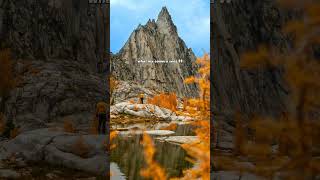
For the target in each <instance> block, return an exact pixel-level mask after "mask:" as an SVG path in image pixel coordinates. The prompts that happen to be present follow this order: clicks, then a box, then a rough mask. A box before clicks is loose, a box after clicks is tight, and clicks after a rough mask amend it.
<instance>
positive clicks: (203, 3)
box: [110, 0, 210, 56]
mask: <svg viewBox="0 0 320 180" xmlns="http://www.w3.org/2000/svg"><path fill="white" fill-rule="evenodd" d="M110 4H111V19H110V25H111V27H110V33H111V34H110V36H111V37H110V38H111V52H113V53H117V52H118V51H119V50H120V49H121V47H122V46H123V45H124V44H125V42H126V41H127V40H128V38H129V36H130V34H131V33H132V31H133V30H134V29H136V28H137V26H138V25H139V24H142V25H144V24H146V23H147V21H148V19H155V20H156V19H157V17H158V14H159V12H160V10H161V8H162V7H163V6H166V7H167V8H168V10H169V13H170V14H171V17H172V19H173V22H174V23H175V25H176V26H177V29H178V34H179V36H180V37H181V38H182V39H183V40H184V41H185V43H186V44H187V46H188V47H189V48H192V50H193V51H194V53H195V54H196V56H202V55H203V52H204V51H205V52H208V53H209V51H210V0H110Z"/></svg>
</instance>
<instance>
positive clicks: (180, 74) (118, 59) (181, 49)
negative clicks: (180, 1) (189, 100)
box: [111, 7, 198, 97]
mask: <svg viewBox="0 0 320 180" xmlns="http://www.w3.org/2000/svg"><path fill="white" fill-rule="evenodd" d="M195 60H196V56H195V55H194V53H193V52H192V50H191V49H190V48H188V47H187V46H186V44H185V43H184V41H183V40H182V39H181V38H180V37H179V35H178V32H177V27H176V26H175V25H174V23H173V21H172V18H171V16H170V14H169V12H168V10H167V8H165V7H163V8H162V10H161V12H160V13H159V16H158V19H157V20H156V21H155V20H149V21H148V22H147V23H146V25H139V26H138V27H137V29H135V30H134V31H133V32H132V34H131V35H130V37H129V39H128V41H127V42H126V43H125V45H124V46H123V47H122V49H121V50H120V51H119V53H117V54H116V55H114V56H113V59H112V67H111V70H112V72H113V75H114V76H115V77H116V78H117V79H119V80H124V81H134V82H137V83H139V84H141V85H143V86H144V87H147V88H151V87H153V88H157V90H159V91H162V92H163V91H164V92H175V93H176V94H177V95H178V96H185V97H192V96H197V94H198V88H197V86H196V85H185V84H184V79H185V78H186V77H189V76H193V75H195V74H196V71H197V67H196V65H195ZM141 61H144V62H141ZM147 61H149V62H147ZM160 61H180V63H179V62H171V63H161V62H160ZM156 62H158V63H156Z"/></svg>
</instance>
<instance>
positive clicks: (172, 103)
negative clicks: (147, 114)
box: [147, 93, 177, 111]
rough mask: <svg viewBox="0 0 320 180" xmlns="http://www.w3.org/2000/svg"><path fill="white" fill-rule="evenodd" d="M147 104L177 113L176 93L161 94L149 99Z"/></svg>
mask: <svg viewBox="0 0 320 180" xmlns="http://www.w3.org/2000/svg"><path fill="white" fill-rule="evenodd" d="M147 103H148V104H153V105H156V106H159V107H163V108H167V109H170V110H171V111H177V95H176V94H175V93H160V94H159V95H155V96H153V98H148V99H147Z"/></svg>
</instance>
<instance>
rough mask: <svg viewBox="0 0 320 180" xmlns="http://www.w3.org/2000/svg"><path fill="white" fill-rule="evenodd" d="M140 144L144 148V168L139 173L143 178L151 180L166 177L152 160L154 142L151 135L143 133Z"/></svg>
mask: <svg viewBox="0 0 320 180" xmlns="http://www.w3.org/2000/svg"><path fill="white" fill-rule="evenodd" d="M141 144H142V145H143V148H144V157H145V161H146V168H145V169H143V170H141V172H140V174H141V175H142V176H143V177H145V178H152V179H153V180H164V179H167V178H166V173H165V171H164V170H163V169H162V168H161V166H160V165H159V164H158V163H157V162H156V161H155V160H154V155H155V152H156V150H155V148H154V144H153V141H152V139H151V137H150V136H149V135H147V134H143V140H142V142H141Z"/></svg>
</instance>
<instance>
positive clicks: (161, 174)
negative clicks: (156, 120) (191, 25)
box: [141, 54, 210, 180]
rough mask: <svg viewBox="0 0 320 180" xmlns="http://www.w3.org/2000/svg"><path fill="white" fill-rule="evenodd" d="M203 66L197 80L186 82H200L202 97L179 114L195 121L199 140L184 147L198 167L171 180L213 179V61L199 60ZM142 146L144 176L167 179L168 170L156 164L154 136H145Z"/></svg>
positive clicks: (191, 160)
mask: <svg viewBox="0 0 320 180" xmlns="http://www.w3.org/2000/svg"><path fill="white" fill-rule="evenodd" d="M197 63H198V64H199V65H200V69H199V74H198V76H197V77H190V78H187V79H186V81H185V83H197V84H198V85H199V87H200V98H198V99H189V100H187V101H188V103H185V111H183V112H179V114H182V115H188V116H191V117H193V118H194V119H195V121H194V122H192V124H193V125H194V126H195V127H196V130H195V133H196V135H197V137H198V139H199V141H196V142H192V143H190V144H183V145H181V147H182V148H183V149H185V150H186V152H187V154H188V157H186V160H188V161H190V162H192V163H194V167H193V168H191V169H187V170H184V171H183V176H182V177H178V178H171V179H185V180H189V179H202V180H209V179H210V107H209V106H210V81H209V77H210V58H209V55H208V54H206V55H204V56H203V57H202V58H198V60H197ZM142 144H143V146H144V155H145V159H146V164H147V167H146V168H145V169H144V170H142V171H141V175H142V176H144V177H146V178H152V179H154V180H158V179H161V180H162V179H167V177H166V175H165V171H164V170H163V169H162V167H160V165H159V164H158V163H157V162H155V160H154V154H155V151H156V150H155V148H154V145H153V141H152V139H151V137H150V136H148V135H146V134H144V135H143V141H142Z"/></svg>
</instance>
